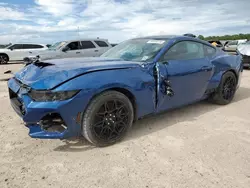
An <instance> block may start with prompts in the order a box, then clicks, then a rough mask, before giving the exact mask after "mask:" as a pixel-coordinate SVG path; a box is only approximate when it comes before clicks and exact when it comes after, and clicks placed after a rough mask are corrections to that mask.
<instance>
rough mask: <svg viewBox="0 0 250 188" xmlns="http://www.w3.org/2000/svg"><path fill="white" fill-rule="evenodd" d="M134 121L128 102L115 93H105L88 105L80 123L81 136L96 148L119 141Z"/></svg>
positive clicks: (123, 96) (122, 96) (130, 105)
mask: <svg viewBox="0 0 250 188" xmlns="http://www.w3.org/2000/svg"><path fill="white" fill-rule="evenodd" d="M133 119H134V112H133V106H132V104H131V102H130V100H129V99H128V98H127V97H126V96H125V95H124V94H122V93H120V92H117V91H106V92H103V93H101V94H100V95H98V96H97V97H95V98H94V99H93V100H92V101H91V102H90V104H89V105H88V107H87V109H86V111H85V113H84V115H83V121H82V135H83V136H84V137H85V138H86V139H87V140H88V141H89V142H91V143H92V144H94V145H96V146H101V147H102V146H108V145H112V144H114V143H116V142H117V141H119V140H121V139H122V138H123V137H124V136H125V134H126V133H127V131H128V130H129V128H130V127H131V125H132V123H133Z"/></svg>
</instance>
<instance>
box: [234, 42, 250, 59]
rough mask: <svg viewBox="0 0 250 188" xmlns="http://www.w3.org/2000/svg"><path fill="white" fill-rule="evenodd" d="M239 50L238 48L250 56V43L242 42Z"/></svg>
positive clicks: (243, 53)
mask: <svg viewBox="0 0 250 188" xmlns="http://www.w3.org/2000/svg"><path fill="white" fill-rule="evenodd" d="M237 50H238V51H239V52H240V53H241V54H242V55H247V56H250V44H240V45H239V46H238V47H237Z"/></svg>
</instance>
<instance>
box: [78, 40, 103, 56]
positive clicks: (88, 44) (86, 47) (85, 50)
mask: <svg viewBox="0 0 250 188" xmlns="http://www.w3.org/2000/svg"><path fill="white" fill-rule="evenodd" d="M81 53H82V54H81V55H82V57H98V56H99V49H98V48H96V46H95V45H94V43H93V42H92V41H81Z"/></svg>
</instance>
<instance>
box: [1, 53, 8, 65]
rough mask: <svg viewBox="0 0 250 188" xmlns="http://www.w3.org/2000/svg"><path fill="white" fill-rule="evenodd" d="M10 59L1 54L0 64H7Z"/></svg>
mask: <svg viewBox="0 0 250 188" xmlns="http://www.w3.org/2000/svg"><path fill="white" fill-rule="evenodd" d="M8 61H9V57H8V56H7V55H5V54H0V64H7V63H8Z"/></svg>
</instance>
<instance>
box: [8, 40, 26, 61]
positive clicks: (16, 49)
mask: <svg viewBox="0 0 250 188" xmlns="http://www.w3.org/2000/svg"><path fill="white" fill-rule="evenodd" d="M9 49H10V51H9V52H8V56H9V58H10V61H19V60H23V58H22V57H23V56H24V51H23V44H14V45H12V46H10V47H9Z"/></svg>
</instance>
